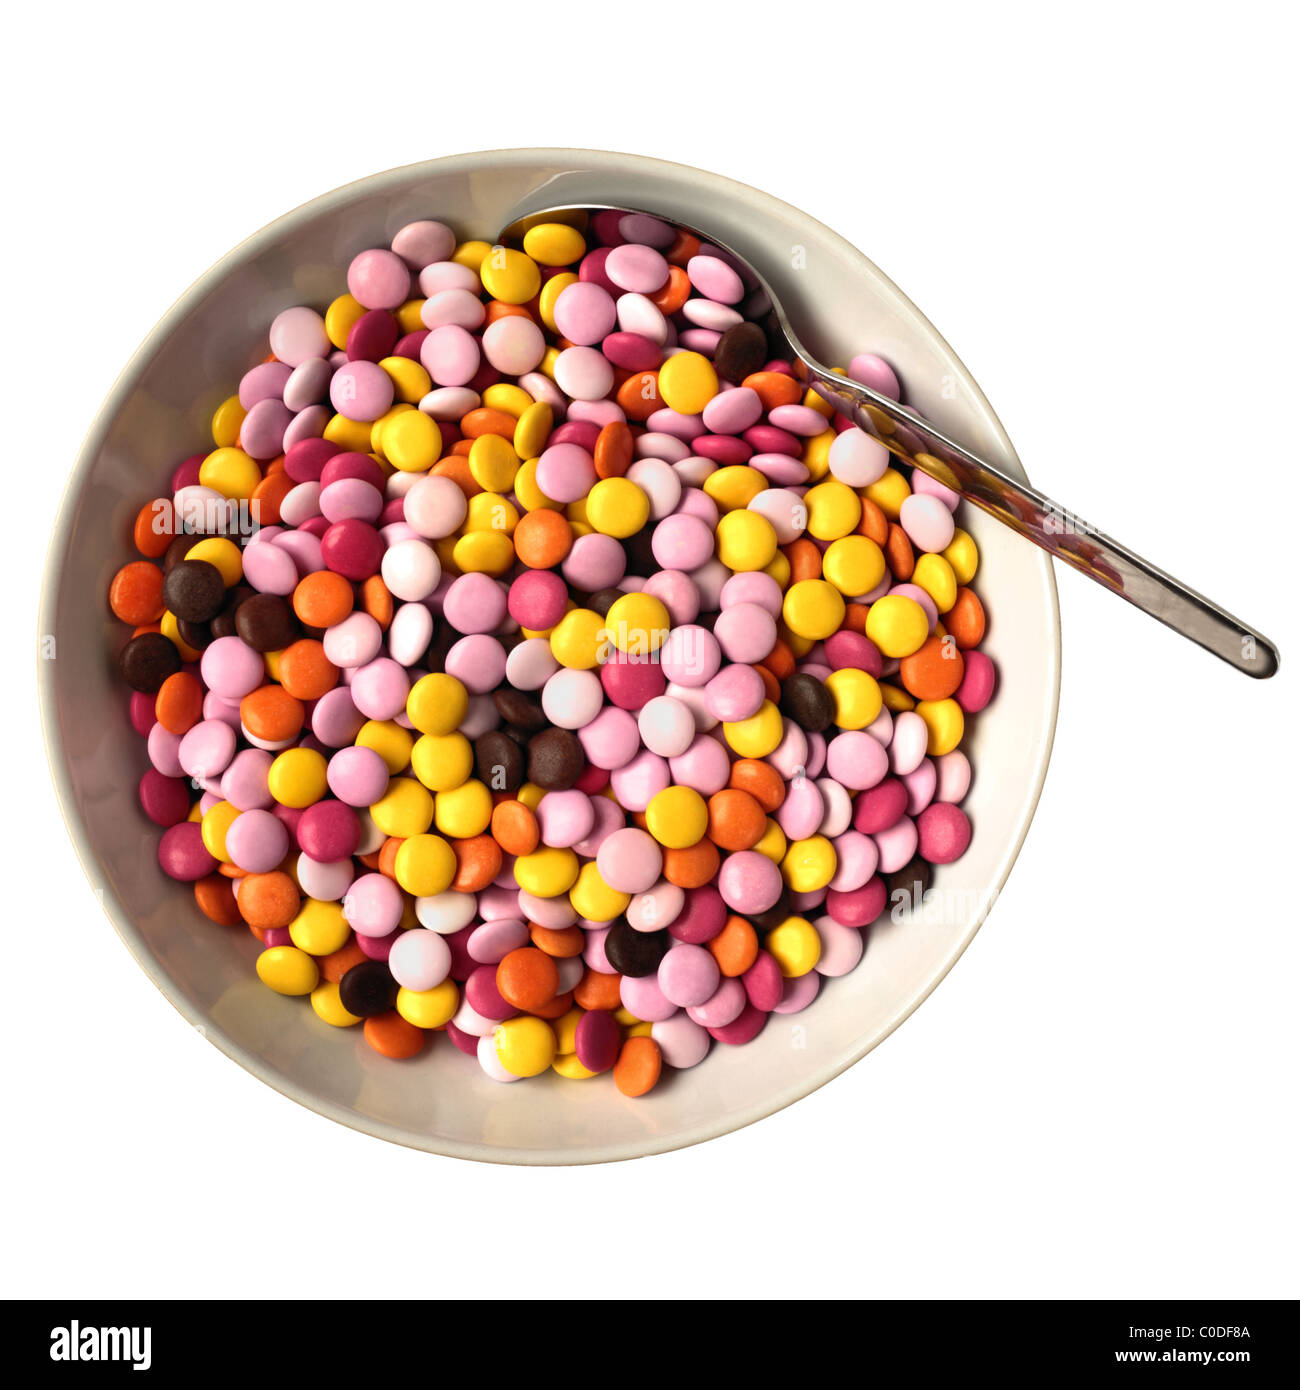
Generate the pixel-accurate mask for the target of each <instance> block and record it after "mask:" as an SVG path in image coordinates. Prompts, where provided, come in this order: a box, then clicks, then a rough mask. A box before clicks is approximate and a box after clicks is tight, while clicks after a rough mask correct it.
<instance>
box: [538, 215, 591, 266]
mask: <svg viewBox="0 0 1300 1390" xmlns="http://www.w3.org/2000/svg"><path fill="white" fill-rule="evenodd" d="M524 250H525V251H526V252H527V253H528V254H529V255H530V256H531V257H532V258H533V260H535V261H536V262H537V263H538V264H539V265H572V264H573V263H574V262H575V261H580V260H581V259H582V258H583V256H585V255H586V254H587V243H586V240H585V239H584V237H583V235H582V233H581V232H580V231H579V230H578V229H577V228H576V227H566V226H565V224H564V223H563V222H539V223H538V224H537V225H536V226H535V227H529V229H528V230H527V231H526V232H525V233H524Z"/></svg>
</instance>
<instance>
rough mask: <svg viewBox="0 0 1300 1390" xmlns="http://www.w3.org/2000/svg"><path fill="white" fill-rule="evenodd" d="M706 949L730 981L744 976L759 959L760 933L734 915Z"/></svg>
mask: <svg viewBox="0 0 1300 1390" xmlns="http://www.w3.org/2000/svg"><path fill="white" fill-rule="evenodd" d="M704 945H705V948H706V949H707V950H708V951H709V952H710V954H711V955H712V956H713V959H714V960H716V961H717V962H718V969H719V970H721V971H722V973H723V974H724V975H726V976H727V977H728V978H730V979H735V978H736V976H738V975H743V974H744V973H745V971H746V970H748V969H749V967H750V966H751V965H753V963H754V962H755V961H756V960H757V959H758V933H757V932H756V931H755V930H754V928H753V927H752V926H751V925H750V923H749V922H748V921H747V920H746V919H745V918H744V917H737V916H735V915H734V914H733V915H732V916H730V917H728V918H727V920H726V921H725V922H724V923H723V926H722V930H721V931H720V932H719V933H718V934H717V936H715V937H714V938H713V939H712V940H711V941H706V942H705V943H704Z"/></svg>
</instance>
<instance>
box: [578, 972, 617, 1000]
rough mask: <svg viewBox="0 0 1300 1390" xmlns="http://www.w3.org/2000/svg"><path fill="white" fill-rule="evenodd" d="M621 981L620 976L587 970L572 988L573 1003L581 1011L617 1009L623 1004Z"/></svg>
mask: <svg viewBox="0 0 1300 1390" xmlns="http://www.w3.org/2000/svg"><path fill="white" fill-rule="evenodd" d="M622 981H623V977H622V975H611V974H609V973H608V972H607V971H604V970H591V969H588V971H587V973H586V974H585V975H584V976H583V977H582V979H580V980H579V981H578V983H577V985H576V987H575V988H574V991H573V1002H574V1003H575V1004H577V1005H578V1006H579V1008H583V1009H606V1010H609V1009H617V1008H618V1007H619V1005H620V1004H621V1003H622V1002H623V1000H622V996H621V994H620V992H619V991H620V988H621V985H622Z"/></svg>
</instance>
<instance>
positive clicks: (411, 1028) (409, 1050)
mask: <svg viewBox="0 0 1300 1390" xmlns="http://www.w3.org/2000/svg"><path fill="white" fill-rule="evenodd" d="M361 1031H362V1033H363V1034H364V1035H365V1039H366V1041H367V1042H368V1043H369V1044H370V1046H371V1047H373V1048H374V1049H375V1051H376V1052H378V1053H379V1054H380V1055H381V1056H383V1057H392V1058H393V1059H394V1060H396V1061H399V1062H400V1061H402V1060H404V1059H405V1058H407V1057H415V1056H416V1055H418V1054H419V1053H420V1052H423V1051H424V1029H423V1028H417V1027H416V1026H415V1024H414V1023H408V1022H407V1021H406V1020H405V1019H404V1018H403V1017H402V1016H401V1014H399V1013H397V1012H395V1011H393V1010H390V1011H389V1012H388V1013H386V1014H375V1015H373V1016H372V1017H371V1018H368V1019H366V1021H365V1022H364V1023H363V1024H362V1025H361Z"/></svg>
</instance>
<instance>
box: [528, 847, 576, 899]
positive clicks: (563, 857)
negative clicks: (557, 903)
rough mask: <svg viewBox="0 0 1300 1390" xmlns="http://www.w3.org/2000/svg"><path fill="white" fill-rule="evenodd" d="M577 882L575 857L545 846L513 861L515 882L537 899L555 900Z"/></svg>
mask: <svg viewBox="0 0 1300 1390" xmlns="http://www.w3.org/2000/svg"><path fill="white" fill-rule="evenodd" d="M577 880H578V856H577V855H576V854H574V852H573V851H572V850H571V849H555V848H553V847H552V846H550V845H544V846H543V847H542V848H541V849H535V850H534V851H533V852H532V853H531V854H521V855H520V856H519V858H518V859H516V860H515V882H516V883H517V884H518V885H519V886H520V888H522V889H523V890H524V892H525V893H531V894H532V895H533V896H534V897H537V898H558V897H560V896H561V895H562V894H564V893H567V892H568V891H569V889H570V888H572V887H573V885H574V884H575V883H576V882H577Z"/></svg>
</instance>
